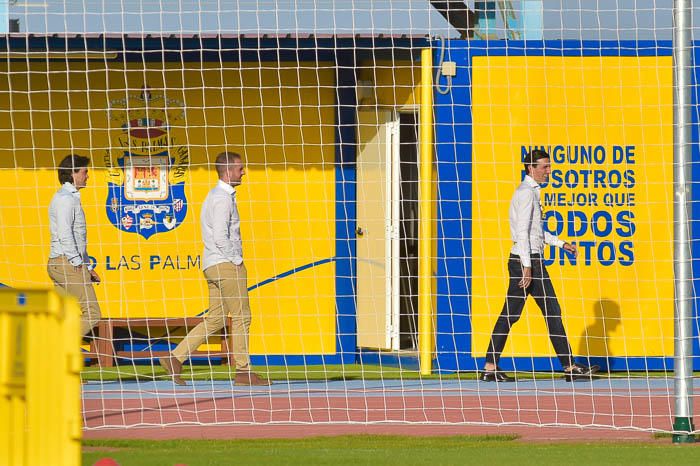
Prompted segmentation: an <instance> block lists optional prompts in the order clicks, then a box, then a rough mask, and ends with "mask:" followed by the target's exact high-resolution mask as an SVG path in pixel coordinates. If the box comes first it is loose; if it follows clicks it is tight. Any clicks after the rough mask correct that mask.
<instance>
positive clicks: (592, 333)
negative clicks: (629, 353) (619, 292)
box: [576, 299, 620, 371]
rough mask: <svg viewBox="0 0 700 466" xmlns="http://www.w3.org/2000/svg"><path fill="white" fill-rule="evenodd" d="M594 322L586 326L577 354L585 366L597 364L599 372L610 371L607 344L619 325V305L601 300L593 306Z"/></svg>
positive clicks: (607, 300)
mask: <svg viewBox="0 0 700 466" xmlns="http://www.w3.org/2000/svg"><path fill="white" fill-rule="evenodd" d="M593 313H594V316H595V321H594V322H593V323H592V324H590V325H589V326H587V327H586V328H585V329H584V331H583V334H582V335H581V339H580V343H579V347H578V351H577V352H576V354H578V355H579V356H580V357H581V358H582V359H583V360H584V362H585V363H586V364H597V365H599V366H600V368H601V370H603V371H609V370H610V358H611V357H612V356H613V355H612V354H611V352H610V348H609V346H608V342H609V341H610V338H611V337H610V334H611V333H612V332H614V331H615V330H616V329H617V327H618V326H619V325H620V305H619V304H618V303H617V302H615V301H612V300H609V299H601V300H599V301H596V302H595V303H594V304H593Z"/></svg>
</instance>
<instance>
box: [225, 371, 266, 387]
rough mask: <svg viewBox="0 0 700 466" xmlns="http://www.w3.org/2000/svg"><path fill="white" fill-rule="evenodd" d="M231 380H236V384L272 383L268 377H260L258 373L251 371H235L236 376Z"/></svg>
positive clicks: (255, 384) (261, 384) (260, 384)
mask: <svg viewBox="0 0 700 466" xmlns="http://www.w3.org/2000/svg"><path fill="white" fill-rule="evenodd" d="M233 380H234V382H236V385H254V386H264V385H272V382H270V381H269V380H268V379H266V378H265V377H260V376H259V375H258V374H256V373H255V372H251V371H240V372H236V377H235V378H234V379H233Z"/></svg>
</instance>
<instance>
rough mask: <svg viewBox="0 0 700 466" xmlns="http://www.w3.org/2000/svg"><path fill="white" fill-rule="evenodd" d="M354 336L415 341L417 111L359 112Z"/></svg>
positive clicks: (409, 344)
mask: <svg viewBox="0 0 700 466" xmlns="http://www.w3.org/2000/svg"><path fill="white" fill-rule="evenodd" d="M357 122H358V151H357V229H356V232H355V233H356V240H357V291H356V294H357V303H356V304H357V342H358V346H359V347H361V348H372V349H380V350H395V351H396V350H409V351H413V350H416V349H417V348H418V118H417V113H415V112H394V111H389V110H381V109H380V110H377V109H373V110H368V111H364V110H361V111H359V112H358V118H357Z"/></svg>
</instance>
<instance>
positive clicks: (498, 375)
mask: <svg viewBox="0 0 700 466" xmlns="http://www.w3.org/2000/svg"><path fill="white" fill-rule="evenodd" d="M479 380H481V381H482V382H514V381H515V379H514V378H513V377H510V376H509V375H508V374H506V373H505V372H503V370H501V368H500V367H497V368H496V369H495V370H491V371H487V370H485V369H484V370H483V371H482V372H481V374H479Z"/></svg>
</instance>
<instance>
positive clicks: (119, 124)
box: [104, 85, 190, 239]
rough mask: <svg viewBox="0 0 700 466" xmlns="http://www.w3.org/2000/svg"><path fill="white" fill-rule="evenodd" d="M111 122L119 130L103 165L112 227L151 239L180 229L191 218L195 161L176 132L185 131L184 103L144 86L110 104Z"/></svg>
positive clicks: (107, 151)
mask: <svg viewBox="0 0 700 466" xmlns="http://www.w3.org/2000/svg"><path fill="white" fill-rule="evenodd" d="M109 121H110V126H111V128H114V129H111V130H110V131H111V133H112V136H111V144H110V147H109V148H108V149H107V150H106V151H105V154H104V162H105V167H106V168H107V183H108V195H107V202H106V207H107V217H108V218H109V220H110V222H111V223H112V224H113V225H114V226H115V227H117V228H118V229H120V230H121V231H124V232H127V233H136V234H140V235H141V236H143V237H144V238H146V239H148V238H150V237H151V236H153V235H155V234H157V233H163V232H167V231H171V230H173V229H175V228H177V226H179V225H180V224H181V223H182V221H183V220H184V219H185V217H186V215H187V199H186V197H185V178H186V174H187V168H188V166H189V163H190V158H189V150H188V147H187V146H186V145H184V144H180V143H179V142H178V137H177V135H176V134H175V133H176V131H174V130H173V128H184V126H185V106H184V103H183V102H181V101H179V100H175V99H170V98H168V97H166V95H165V93H163V92H154V91H152V90H151V89H150V88H149V87H148V86H146V85H144V86H143V87H142V89H141V90H140V92H138V93H133V94H129V93H127V95H126V96H125V97H123V98H119V99H113V100H110V102H109ZM182 139H183V140H184V138H182Z"/></svg>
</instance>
